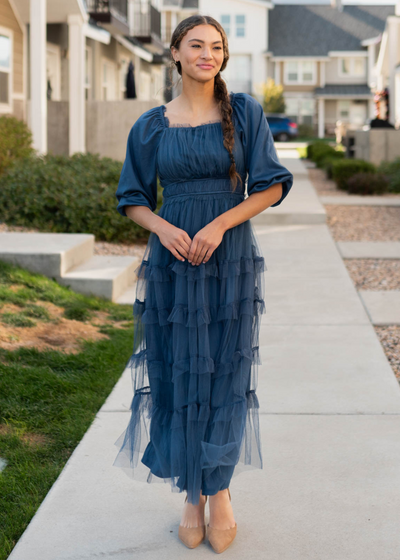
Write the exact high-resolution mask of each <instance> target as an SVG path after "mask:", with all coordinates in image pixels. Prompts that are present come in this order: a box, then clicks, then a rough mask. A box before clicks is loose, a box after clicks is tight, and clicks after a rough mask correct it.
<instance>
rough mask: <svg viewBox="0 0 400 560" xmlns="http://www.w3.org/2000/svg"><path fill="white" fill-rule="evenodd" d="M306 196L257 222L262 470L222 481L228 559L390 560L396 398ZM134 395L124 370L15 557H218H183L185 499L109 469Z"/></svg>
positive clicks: (206, 548)
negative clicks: (228, 522) (229, 508)
mask: <svg viewBox="0 0 400 560" xmlns="http://www.w3.org/2000/svg"><path fill="white" fill-rule="evenodd" d="M281 161H282V163H284V165H286V166H287V167H288V168H290V169H292V170H294V172H295V173H296V175H295V184H294V187H293V191H292V193H291V194H290V195H289V197H288V204H289V202H290V206H291V208H294V207H295V206H296V202H297V201H298V200H300V199H301V197H302V196H303V193H304V192H308V193H312V191H313V189H312V186H311V185H310V183H309V182H308V179H307V176H306V173H305V168H304V165H303V164H302V162H301V161H300V160H296V159H293V160H292V159H282V160H281ZM297 172H298V173H299V179H298V180H297ZM309 196H310V201H311V202H310V205H311V207H309V208H305V213H306V214H307V215H309V216H310V215H311V216H314V217H313V218H312V220H311V221H312V223H311V224H307V223H302V219H301V217H299V212H298V207H297V208H295V209H294V214H295V216H294V220H293V222H294V223H288V220H289V218H288V209H287V208H286V210H285V211H284V210H283V207H282V212H283V213H284V222H283V223H281V224H278V223H277V224H275V225H271V224H270V223H264V224H263V223H262V221H260V220H258V224H257V225H255V229H256V232H257V235H258V239H259V241H260V243H261V246H262V250H263V253H264V256H265V258H266V263H267V267H268V270H267V271H266V273H265V281H266V309H267V311H266V314H265V315H264V316H263V321H262V327H261V336H260V346H261V359H262V362H263V364H262V365H261V366H259V386H258V397H259V400H260V406H261V409H260V423H261V434H262V444H263V458H264V469H263V470H257V471H256V470H255V471H252V472H248V473H242V474H240V475H239V476H237V477H234V478H233V479H232V484H231V493H232V505H233V508H234V511H235V517H236V521H237V523H238V533H237V537H236V539H235V541H234V543H233V544H232V546H231V547H230V548H229V549H228V550H227V551H226V552H225V556H226V557H227V558H228V557H229V558H233V559H235V560H236V559H240V560H243V559H245V560H250V559H260V558H261V559H264V558H268V560H377V559H379V560H393V558H397V556H398V554H399V550H400V531H399V529H398V512H399V509H400V438H399V434H400V387H399V384H398V382H397V380H396V378H395V376H394V374H393V372H392V370H391V368H390V366H389V363H388V361H387V359H386V357H385V354H384V352H383V349H382V347H381V344H380V342H379V340H378V338H377V336H376V334H375V331H374V329H373V327H372V325H371V323H370V320H369V318H368V315H367V314H366V312H365V309H364V306H363V304H362V301H361V300H360V297H359V295H358V294H357V291H356V289H355V288H354V286H353V284H352V281H351V279H350V277H349V274H348V272H347V270H346V268H345V265H344V264H343V261H342V259H341V256H340V254H339V251H338V248H337V246H336V244H335V242H334V240H333V239H332V237H331V235H330V232H329V230H328V228H327V226H326V225H325V223H321V221H322V220H320V221H318V219H317V220H315V216H318V215H319V214H320V208H319V207H318V205H320V202H319V201H318V198H317V197H316V196H313V195H312V194H311V195H309ZM282 206H284V205H282ZM274 211H275V209H269V210H268V212H270V213H273V212H274ZM285 224H286V225H285ZM131 398H132V387H131V380H130V372H129V371H127V370H126V371H125V372H124V374H123V375H122V376H121V378H120V380H119V381H118V383H117V384H116V386H115V388H114V390H113V392H112V393H111V394H110V396H109V398H108V399H107V401H106V402H105V404H104V405H103V407H102V408H101V410H100V411H99V413H98V414H97V416H96V418H95V420H94V422H93V424H92V426H91V427H90V429H89V430H88V431H87V433H86V434H85V436H84V438H83V440H82V441H81V443H80V444H79V446H78V447H77V448H76V450H75V451H74V453H73V455H72V456H71V457H70V459H69V461H68V463H67V465H66V467H65V468H64V470H63V472H62V473H61V475H60V476H59V478H58V479H57V481H56V482H55V484H54V485H53V487H52V489H51V490H50V492H49V493H48V495H47V497H46V499H45V500H44V502H43V503H42V505H41V507H40V508H39V510H38V512H37V514H36V515H35V517H34V518H33V519H32V522H31V523H30V525H29V526H28V528H27V530H26V531H25V533H24V534H23V536H22V538H21V539H20V541H19V542H18V544H17V546H16V547H15V549H14V551H13V553H12V554H11V556H10V559H11V560H89V559H90V560H92V559H97V558H101V559H104V560H116V559H118V560H128V559H129V560H130V559H132V558H138V559H140V560H153V559H157V560H160V559H161V558H162V559H168V558H171V559H172V558H173V559H174V560H179V559H186V558H188V557H189V555H191V557H196V558H209V557H210V555H214V552H213V551H212V549H211V547H210V545H209V544H208V543H206V544H203V545H201V546H200V547H198V548H197V549H196V550H193V551H189V550H188V549H187V548H186V547H185V546H184V545H183V544H182V543H181V542H180V541H179V540H178V536H177V532H178V525H179V522H180V517H181V512H182V508H183V503H184V494H173V493H172V492H171V490H170V487H169V485H165V484H162V483H160V484H153V485H148V484H145V483H141V482H137V481H134V480H131V479H129V478H128V477H127V476H126V475H125V474H124V473H123V472H121V471H120V470H119V469H117V468H116V467H113V466H112V463H113V460H114V458H115V456H116V451H117V449H116V447H115V446H114V445H113V444H114V441H115V440H116V438H117V437H118V436H119V435H120V433H122V431H123V430H124V429H125V427H126V425H127V422H128V419H129V414H130V413H129V404H130V402H131Z"/></svg>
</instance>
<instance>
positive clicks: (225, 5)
mask: <svg viewBox="0 0 400 560" xmlns="http://www.w3.org/2000/svg"><path fill="white" fill-rule="evenodd" d="M272 8H273V2H270V1H267V0H218V1H215V0H199V11H200V13H204V14H209V15H211V16H213V17H214V18H215V19H216V20H217V21H219V22H220V23H221V25H222V26H223V28H224V30H225V33H226V35H227V37H228V41H229V55H230V56H229V61H228V64H227V67H226V68H225V70H224V71H223V72H222V74H221V75H222V77H223V78H224V80H225V81H226V83H227V87H228V90H229V91H234V92H237V91H242V92H245V93H249V94H250V95H253V96H254V97H256V98H258V99H259V100H260V101H261V100H262V85H263V84H264V83H265V82H266V80H267V70H268V66H267V62H268V52H267V51H268V20H269V17H270V16H269V13H270V10H272Z"/></svg>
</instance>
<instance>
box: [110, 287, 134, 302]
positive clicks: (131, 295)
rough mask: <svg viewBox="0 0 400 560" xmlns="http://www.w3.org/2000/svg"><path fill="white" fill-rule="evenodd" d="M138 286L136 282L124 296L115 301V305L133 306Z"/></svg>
mask: <svg viewBox="0 0 400 560" xmlns="http://www.w3.org/2000/svg"><path fill="white" fill-rule="evenodd" d="M136 285H137V283H136V282H135V283H134V284H131V285H130V286H129V287H128V289H127V290H125V292H124V293H123V294H121V295H120V296H119V297H117V298H116V299H115V300H114V303H120V304H124V305H126V304H128V305H133V303H134V301H135V297H136Z"/></svg>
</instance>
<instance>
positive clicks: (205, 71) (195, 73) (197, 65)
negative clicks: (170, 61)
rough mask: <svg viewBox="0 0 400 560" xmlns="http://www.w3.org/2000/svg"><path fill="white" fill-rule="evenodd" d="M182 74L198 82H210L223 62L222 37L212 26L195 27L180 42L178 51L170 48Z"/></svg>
mask: <svg viewBox="0 0 400 560" xmlns="http://www.w3.org/2000/svg"><path fill="white" fill-rule="evenodd" d="M171 52H172V55H173V57H174V58H175V60H176V61H178V60H179V62H180V63H181V68H182V75H183V73H185V74H187V75H188V76H190V77H191V78H193V79H194V80H198V81H199V82H207V81H209V80H212V79H213V78H214V77H215V76H216V74H218V72H219V69H220V68H221V66H222V63H223V61H224V49H223V44H222V37H221V34H220V32H219V31H217V30H216V29H215V27H214V26H213V25H205V24H204V25H197V26H196V27H193V28H192V29H190V30H189V31H188V32H187V33H186V35H185V36H184V37H183V39H182V40H181V44H180V46H179V50H177V49H176V48H175V47H172V48H171Z"/></svg>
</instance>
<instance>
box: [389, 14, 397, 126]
mask: <svg viewBox="0 0 400 560" xmlns="http://www.w3.org/2000/svg"><path fill="white" fill-rule="evenodd" d="M398 19H399V18H398V17H396V16H389V17H388V27H389V36H388V55H389V87H388V89H389V122H390V123H391V124H395V120H396V107H395V101H396V97H395V67H396V64H397V44H398Z"/></svg>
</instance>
